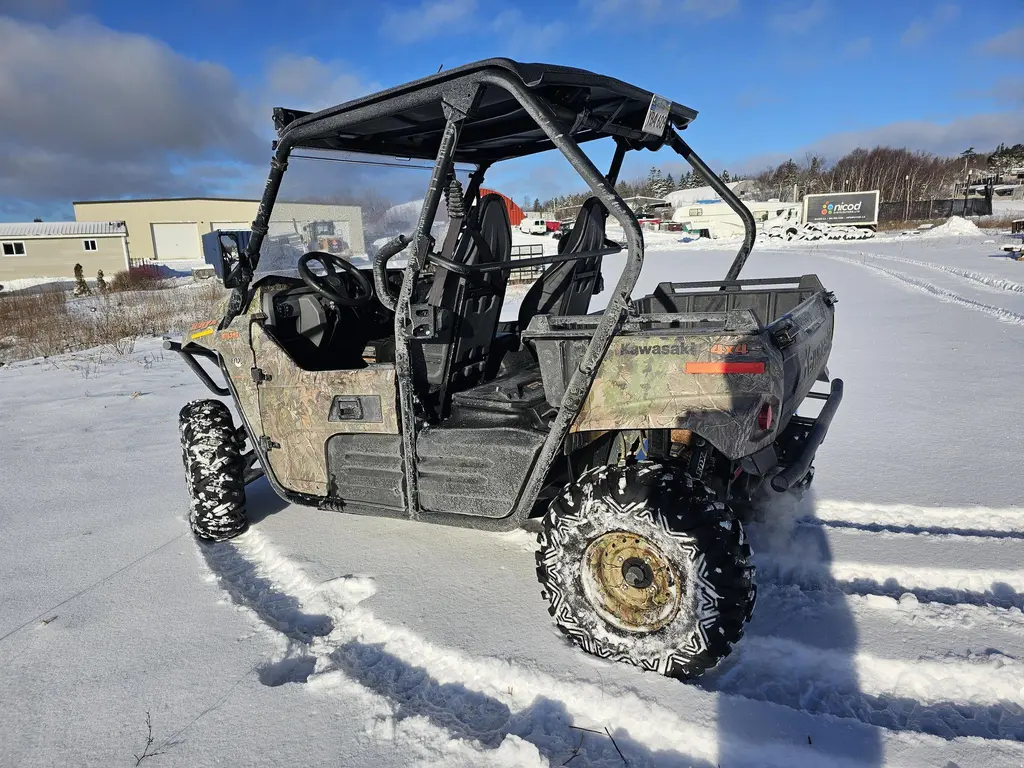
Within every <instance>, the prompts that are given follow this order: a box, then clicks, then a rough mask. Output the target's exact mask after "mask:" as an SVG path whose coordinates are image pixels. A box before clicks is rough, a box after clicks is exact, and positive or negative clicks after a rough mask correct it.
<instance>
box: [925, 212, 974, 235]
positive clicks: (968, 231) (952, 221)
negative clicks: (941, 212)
mask: <svg viewBox="0 0 1024 768" xmlns="http://www.w3.org/2000/svg"><path fill="white" fill-rule="evenodd" d="M983 234H984V232H982V231H981V230H980V229H978V225H977V224H975V223H974V222H973V221H969V220H968V219H963V218H961V217H959V216H950V217H949V220H948V221H946V223H945V224H940V225H939V226H937V227H933V228H932V229H928V230H925V231H924V232H922V233H921V234H920V235H919V237H969V236H971V235H983Z"/></svg>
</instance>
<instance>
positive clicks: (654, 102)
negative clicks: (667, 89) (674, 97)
mask: <svg viewBox="0 0 1024 768" xmlns="http://www.w3.org/2000/svg"><path fill="white" fill-rule="evenodd" d="M671 109H672V102H671V101H669V100H668V99H666V98H665V97H663V96H659V95H658V94H654V95H653V96H651V106H649V107H648V108H647V117H645V118H644V127H643V131H644V133H650V134H653V135H655V136H664V135H665V126H666V125H667V124H668V113H669V110H671Z"/></svg>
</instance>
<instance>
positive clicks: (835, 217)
mask: <svg viewBox="0 0 1024 768" xmlns="http://www.w3.org/2000/svg"><path fill="white" fill-rule="evenodd" d="M810 222H815V223H822V222H824V223H826V224H845V225H853V224H872V225H873V224H877V223H878V190H877V189H875V190H872V191H871V192H831V193H829V194H827V195H806V196H805V197H804V223H810Z"/></svg>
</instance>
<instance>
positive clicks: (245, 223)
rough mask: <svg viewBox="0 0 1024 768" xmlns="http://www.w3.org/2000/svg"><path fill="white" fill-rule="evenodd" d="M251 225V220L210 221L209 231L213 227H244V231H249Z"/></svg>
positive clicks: (232, 228) (213, 228) (229, 228)
mask: <svg viewBox="0 0 1024 768" xmlns="http://www.w3.org/2000/svg"><path fill="white" fill-rule="evenodd" d="M251 226H252V222H251V221H211V222H210V231H211V232H213V230H215V229H227V230H235V229H244V230H245V231H246V232H248V231H249V227H251Z"/></svg>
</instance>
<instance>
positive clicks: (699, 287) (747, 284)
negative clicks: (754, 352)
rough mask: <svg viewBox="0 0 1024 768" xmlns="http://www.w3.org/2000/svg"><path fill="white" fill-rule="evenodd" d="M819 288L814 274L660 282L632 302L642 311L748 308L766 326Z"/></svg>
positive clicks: (716, 310) (791, 309)
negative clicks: (699, 281)
mask: <svg viewBox="0 0 1024 768" xmlns="http://www.w3.org/2000/svg"><path fill="white" fill-rule="evenodd" d="M708 289H711V290H708ZM823 290H824V288H823V287H822V285H821V281H820V280H818V277H817V275H803V276H802V277H781V278H773V279H763V280H733V281H729V282H724V281H723V282H706V283H660V284H659V285H658V287H657V288H656V289H655V291H654V293H652V294H651V295H650V296H645V297H643V298H642V299H638V300H637V301H636V302H635V304H636V306H637V309H639V310H640V312H641V313H644V314H648V313H651V314H653V313H689V312H728V311H736V310H751V311H753V312H754V314H755V315H756V316H757V319H758V320H759V321H760V322H761V324H762V325H769V324H771V323H773V322H775V321H776V320H778V319H779V318H780V317H782V316H783V315H785V314H787V313H789V312H792V311H793V310H794V309H796V307H797V306H798V305H799V304H800V302H802V301H804V300H806V299H809V298H810V297H811V296H813V295H814V294H815V293H817V292H819V291H823Z"/></svg>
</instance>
